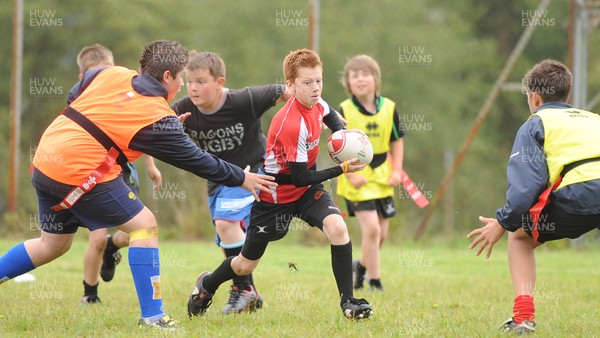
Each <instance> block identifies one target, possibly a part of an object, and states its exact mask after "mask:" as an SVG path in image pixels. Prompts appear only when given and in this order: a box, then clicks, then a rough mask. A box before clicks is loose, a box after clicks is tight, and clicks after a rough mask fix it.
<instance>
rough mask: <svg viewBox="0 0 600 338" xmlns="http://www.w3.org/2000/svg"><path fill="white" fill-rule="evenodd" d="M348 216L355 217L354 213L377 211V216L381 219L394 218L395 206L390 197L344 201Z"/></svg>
mask: <svg viewBox="0 0 600 338" xmlns="http://www.w3.org/2000/svg"><path fill="white" fill-rule="evenodd" d="M346 207H347V208H348V215H349V216H355V215H354V214H355V212H356V211H365V210H377V214H378V215H379V216H381V217H383V218H392V217H394V216H396V206H395V205H394V199H393V198H392V197H384V198H379V199H376V200H368V201H360V202H352V201H349V200H346Z"/></svg>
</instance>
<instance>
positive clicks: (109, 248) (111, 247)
mask: <svg viewBox="0 0 600 338" xmlns="http://www.w3.org/2000/svg"><path fill="white" fill-rule="evenodd" d="M119 249H120V248H119V247H118V246H116V245H115V242H114V241H113V237H112V236H108V240H107V241H106V252H108V253H109V254H111V255H112V254H114V253H115V252H117V251H119Z"/></svg>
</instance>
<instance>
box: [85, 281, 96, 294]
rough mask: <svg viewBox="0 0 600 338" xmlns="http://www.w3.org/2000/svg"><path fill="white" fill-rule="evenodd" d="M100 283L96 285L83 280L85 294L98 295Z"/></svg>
mask: <svg viewBox="0 0 600 338" xmlns="http://www.w3.org/2000/svg"><path fill="white" fill-rule="evenodd" d="M99 284H100V283H96V285H89V284H88V283H86V282H85V280H84V281H83V295H84V296H98V285H99Z"/></svg>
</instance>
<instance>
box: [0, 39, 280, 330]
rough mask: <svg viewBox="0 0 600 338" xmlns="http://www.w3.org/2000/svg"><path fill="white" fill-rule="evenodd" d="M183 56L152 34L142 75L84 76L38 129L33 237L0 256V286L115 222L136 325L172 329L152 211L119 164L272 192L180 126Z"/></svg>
mask: <svg viewBox="0 0 600 338" xmlns="http://www.w3.org/2000/svg"><path fill="white" fill-rule="evenodd" d="M166 56H171V57H166ZM187 59H188V52H187V50H186V49H185V48H184V47H183V46H182V45H181V44H179V43H178V42H176V41H170V40H158V41H153V42H151V43H149V44H147V45H146V47H145V48H144V51H143V52H142V56H141V57H140V70H141V74H138V73H137V72H136V71H134V70H130V69H127V68H124V67H108V68H102V69H98V70H96V71H92V72H87V73H86V74H85V76H84V77H83V78H82V79H81V87H82V88H84V89H85V90H83V91H82V93H81V95H79V96H78V97H77V98H76V99H75V100H74V101H73V102H72V103H71V104H70V105H69V106H68V107H67V108H66V109H65V110H64V112H63V114H61V115H60V116H58V117H57V118H56V119H55V120H54V121H53V122H52V123H51V124H50V126H49V127H48V128H47V129H46V130H45V131H44V134H43V135H42V138H41V140H40V143H39V145H38V147H37V150H36V154H35V157H34V160H33V167H34V168H33V177H32V184H33V186H34V188H35V190H36V195H37V199H38V205H39V219H40V227H41V230H42V231H41V235H40V238H35V239H30V240H28V241H25V242H23V243H20V244H18V245H16V246H14V247H13V248H11V249H10V250H9V251H8V252H6V253H5V254H4V255H2V256H0V284H2V283H4V282H6V281H7V280H10V279H12V278H14V277H16V276H18V275H21V274H23V273H25V272H28V271H31V270H33V269H35V268H37V267H39V266H42V265H44V264H46V263H49V262H51V261H53V260H54V259H56V258H58V257H60V256H61V255H63V254H64V253H65V252H67V251H68V250H69V248H70V247H71V244H72V243H73V239H74V237H75V233H76V232H77V228H78V226H84V227H86V228H88V229H90V230H95V229H101V228H111V227H117V228H118V229H120V230H123V231H125V232H126V233H128V234H129V235H130V240H129V255H128V256H129V267H130V269H131V274H132V277H133V282H134V284H135V288H136V292H137V295H138V301H139V306H140V310H141V318H140V319H139V321H138V325H139V326H142V327H144V326H149V327H155V328H162V329H172V328H173V326H174V325H175V321H174V320H173V319H172V318H171V317H170V316H169V315H167V314H166V313H165V311H164V308H163V302H162V291H161V290H162V289H161V284H160V252H159V249H158V225H157V223H156V218H155V217H154V214H152V212H151V211H150V209H148V208H147V207H145V206H144V204H142V202H141V201H140V200H139V199H138V198H137V196H136V195H135V194H134V193H133V192H132V191H131V189H130V188H129V187H128V186H127V184H126V183H125V182H124V181H123V179H122V178H121V177H120V174H121V167H122V166H124V165H126V163H127V162H128V161H129V162H131V161H134V160H136V159H137V158H139V157H140V156H141V155H142V154H144V153H146V154H149V155H151V156H152V157H155V158H158V159H160V160H162V161H164V162H166V163H169V164H171V165H173V166H176V167H179V168H181V169H184V170H187V171H189V172H192V173H194V174H196V175H197V176H200V177H203V178H206V179H210V180H214V181H217V182H219V183H223V184H227V185H229V186H235V185H240V186H242V187H244V188H246V189H247V190H249V191H250V192H252V193H253V194H254V195H255V197H256V198H258V196H257V195H256V192H255V191H256V189H263V190H265V191H266V192H269V191H270V190H269V189H268V188H266V187H265V186H263V184H264V185H271V184H273V183H272V182H271V181H270V180H271V178H269V177H268V176H264V175H258V174H253V173H250V172H247V171H243V170H242V169H240V168H239V167H237V166H234V165H231V164H229V163H227V162H225V161H221V160H219V159H218V158H216V157H214V156H212V155H210V154H208V153H206V152H203V151H202V150H200V149H199V148H198V147H196V146H195V145H194V144H192V143H191V141H190V140H189V139H188V137H187V136H186V135H185V134H184V133H183V131H182V128H181V123H180V122H179V121H178V119H177V117H176V116H175V113H174V112H173V111H172V110H171V109H170V107H169V105H168V103H167V101H168V100H171V99H173V97H174V96H175V94H176V93H177V92H178V91H179V89H180V88H181V86H182V85H183V68H184V67H185V65H186V63H187ZM123 116H127V119H124V118H123ZM46 158H51V159H60V160H52V161H48V160H46ZM117 163H118V164H119V165H117ZM82 196H83V198H80V197H82Z"/></svg>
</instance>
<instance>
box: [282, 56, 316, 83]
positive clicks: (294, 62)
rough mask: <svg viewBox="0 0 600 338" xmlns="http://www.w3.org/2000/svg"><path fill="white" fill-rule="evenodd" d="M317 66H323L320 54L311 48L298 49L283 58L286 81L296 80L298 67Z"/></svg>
mask: <svg viewBox="0 0 600 338" xmlns="http://www.w3.org/2000/svg"><path fill="white" fill-rule="evenodd" d="M315 67H323V63H322V62H321V58H320V57H319V55H318V54H317V53H316V52H315V51H313V50H310V49H306V48H303V49H298V50H295V51H293V52H290V53H289V54H288V55H287V56H286V57H285V59H284V60H283V76H284V78H285V81H286V82H287V81H290V82H294V80H295V79H296V77H297V76H298V69H300V68H315Z"/></svg>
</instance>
